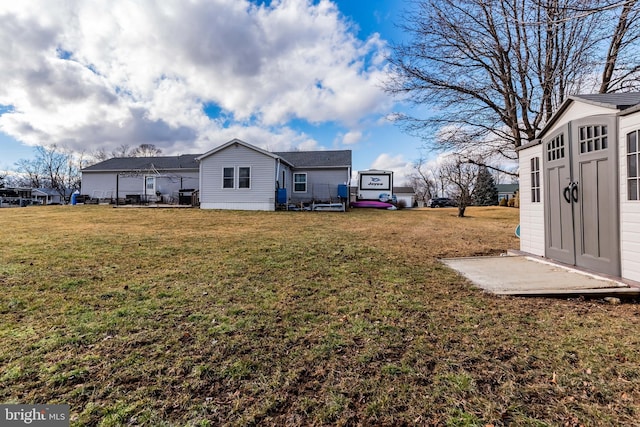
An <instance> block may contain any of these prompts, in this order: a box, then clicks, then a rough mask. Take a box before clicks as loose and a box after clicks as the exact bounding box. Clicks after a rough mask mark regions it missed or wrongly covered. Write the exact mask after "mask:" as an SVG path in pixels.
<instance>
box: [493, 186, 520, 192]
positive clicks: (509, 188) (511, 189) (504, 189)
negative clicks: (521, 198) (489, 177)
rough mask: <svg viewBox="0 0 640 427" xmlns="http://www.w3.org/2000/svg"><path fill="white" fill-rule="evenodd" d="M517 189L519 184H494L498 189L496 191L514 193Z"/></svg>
mask: <svg viewBox="0 0 640 427" xmlns="http://www.w3.org/2000/svg"><path fill="white" fill-rule="evenodd" d="M519 189H520V185H519V184H496V190H498V193H515V192H516V191H518V190H519Z"/></svg>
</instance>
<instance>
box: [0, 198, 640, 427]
mask: <svg viewBox="0 0 640 427" xmlns="http://www.w3.org/2000/svg"><path fill="white" fill-rule="evenodd" d="M0 213H1V214H2V220H3V226H4V229H5V231H6V232H5V233H4V237H3V249H2V252H1V253H0V286H2V293H1V294H0V321H1V322H0V381H1V382H2V384H3V387H2V388H0V399H1V400H2V401H3V402H19V403H67V404H69V405H71V412H72V420H73V421H72V424H73V425H103V426H111V425H113V426H115V425H125V424H126V425H153V426H155V425H200V426H206V425H251V424H262V425H416V424H420V425H465V426H466V425H481V426H482V425H486V424H493V425H496V426H499V425H569V426H573V425H580V424H584V425H634V424H636V425H637V420H638V419H639V418H640V371H639V370H638V368H637V367H638V366H639V365H640V355H639V354H640V353H639V352H638V348H640V333H639V332H640V327H639V323H640V310H639V307H638V305H637V304H635V303H626V304H622V305H616V306H613V305H608V304H604V303H603V302H601V301H582V300H560V299H535V298H534V299H522V298H510V297H496V296H492V295H488V294H485V293H483V292H482V291H480V290H478V289H475V288H473V287H472V286H471V285H470V284H469V282H468V281H466V280H465V279H463V278H461V277H460V276H458V275H457V274H456V273H454V272H453V271H451V270H449V269H447V268H446V267H444V266H443V265H442V264H440V263H439V262H438V261H437V259H438V258H440V257H452V256H472V255H496V254H499V253H502V252H504V251H506V250H507V249H510V248H517V247H518V242H517V240H516V238H515V237H514V236H513V230H514V228H515V226H516V224H517V222H518V219H517V215H518V212H517V210H514V209H507V208H469V209H468V211H467V213H468V215H469V217H468V218H457V217H456V216H455V214H456V213H455V211H454V210H453V209H441V210H431V209H423V210H422V209H421V210H405V211H395V212H391V211H378V210H356V211H352V212H349V213H346V214H342V213H310V212H270V213H268V212H259V213H248V212H220V211H205V210H195V209H194V210H143V209H140V210H138V209H112V208H106V207H101V206H76V207H70V206H60V207H41V208H25V209H7V210H3V211H2V212H0ZM9 230H10V233H9V232H7V231H9ZM504 274H505V275H508V274H518V272H508V271H506V272H504Z"/></svg>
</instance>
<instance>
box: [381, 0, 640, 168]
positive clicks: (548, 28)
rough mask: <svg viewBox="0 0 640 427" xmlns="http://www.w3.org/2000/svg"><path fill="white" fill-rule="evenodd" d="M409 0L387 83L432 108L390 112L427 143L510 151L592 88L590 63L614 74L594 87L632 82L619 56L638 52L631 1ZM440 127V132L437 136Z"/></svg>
mask: <svg viewBox="0 0 640 427" xmlns="http://www.w3.org/2000/svg"><path fill="white" fill-rule="evenodd" d="M412 4H414V5H415V7H414V9H412V10H411V11H409V13H408V14H407V16H406V20H405V22H404V23H403V24H402V25H401V27H402V28H403V29H404V30H405V31H406V32H407V33H408V34H409V35H410V37H411V39H410V41H409V42H407V43H405V44H399V45H397V46H395V47H394V48H393V53H392V55H391V57H390V58H389V60H390V63H391V64H392V68H391V69H392V71H391V73H390V76H389V80H388V81H387V83H386V90H387V91H389V92H390V93H392V94H395V95H397V96H399V97H404V98H406V99H407V100H408V101H409V102H412V103H414V104H417V105H429V106H430V107H431V109H430V110H431V111H436V113H434V115H432V116H429V117H413V116H409V115H402V114H400V115H398V116H397V117H398V120H399V121H400V123H401V124H402V125H403V126H404V127H405V130H406V131H408V132H409V133H412V134H415V135H418V136H420V137H422V138H423V139H424V140H425V141H426V142H427V144H428V145H429V146H430V147H434V148H440V149H449V150H455V151H456V152H458V153H462V152H471V153H473V152H474V151H475V150H477V149H478V148H479V147H482V148H483V149H486V147H487V146H491V149H492V150H493V152H494V153H497V154H499V155H501V156H503V157H505V158H507V159H512V160H515V159H516V158H517V154H516V152H515V149H516V148H517V147H519V146H521V145H522V144H523V143H524V142H527V141H532V140H533V139H535V137H536V135H537V133H538V132H539V130H540V129H541V128H542V126H544V124H545V123H546V122H547V121H548V120H549V118H550V117H551V115H552V114H553V113H554V112H555V110H556V109H557V107H558V106H559V104H560V103H562V102H563V101H564V100H565V99H566V97H567V96H568V95H569V94H572V93H578V92H580V91H584V90H585V89H590V88H593V90H596V88H597V87H598V85H599V84H597V82H594V79H597V75H598V72H597V70H598V68H600V69H607V70H608V71H607V75H611V76H615V77H613V78H612V79H608V81H609V83H608V84H607V86H606V87H603V88H601V89H604V90H613V89H614V87H615V88H625V89H628V88H630V87H634V85H635V86H637V84H638V69H637V62H636V63H633V64H631V66H630V67H629V64H620V58H621V57H626V58H629V57H630V55H632V54H633V52H636V54H637V51H638V49H637V45H635V44H634V42H635V41H636V39H637V36H636V35H634V34H631V32H632V31H631V29H634V31H635V28H636V27H637V26H638V25H637V21H638V19H637V18H638V17H637V4H636V0H626V1H624V0H622V1H620V0H615V1H614V0H609V3H603V2H602V1H597V0H416V1H415V2H413V3H412ZM614 6H618V7H614ZM616 16H618V17H619V19H615V18H616ZM611 18H614V19H613V20H612V19H611ZM616 21H618V22H619V24H618V26H617V28H613V27H614V25H615V22H616ZM612 22H613V23H614V25H612ZM617 40H619V41H617ZM607 44H610V45H611V46H612V48H611V49H609V51H607V48H606V46H607ZM621 54H623V55H621ZM625 55H626V56H625ZM605 64H607V67H608V68H607V67H605ZM625 67H627V68H625ZM623 69H626V70H627V72H626V73H625V72H623V71H622V70H623ZM616 70H617V71H616ZM603 83H604V80H603ZM440 129H445V130H446V133H447V137H438V138H436V137H435V135H436V131H437V130H440ZM440 136H442V135H440ZM505 172H506V171H505Z"/></svg>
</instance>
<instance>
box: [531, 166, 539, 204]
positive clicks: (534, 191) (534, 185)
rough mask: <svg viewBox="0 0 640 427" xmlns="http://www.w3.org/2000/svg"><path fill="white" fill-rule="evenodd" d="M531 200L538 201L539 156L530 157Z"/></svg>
mask: <svg viewBox="0 0 640 427" xmlns="http://www.w3.org/2000/svg"><path fill="white" fill-rule="evenodd" d="M531 201H532V202H533V203H540V157H532V158H531Z"/></svg>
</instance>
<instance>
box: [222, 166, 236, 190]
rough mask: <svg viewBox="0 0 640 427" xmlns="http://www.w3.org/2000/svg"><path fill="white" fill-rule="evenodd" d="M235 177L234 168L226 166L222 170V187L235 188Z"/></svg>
mask: <svg viewBox="0 0 640 427" xmlns="http://www.w3.org/2000/svg"><path fill="white" fill-rule="evenodd" d="M233 178H234V168H224V169H223V170H222V188H234V184H233Z"/></svg>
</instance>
